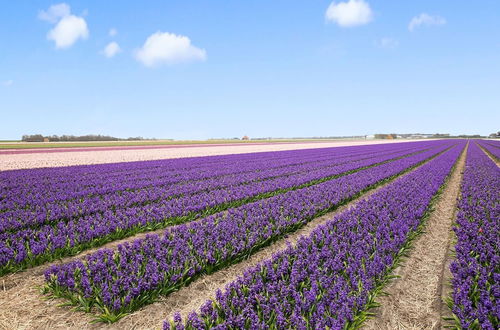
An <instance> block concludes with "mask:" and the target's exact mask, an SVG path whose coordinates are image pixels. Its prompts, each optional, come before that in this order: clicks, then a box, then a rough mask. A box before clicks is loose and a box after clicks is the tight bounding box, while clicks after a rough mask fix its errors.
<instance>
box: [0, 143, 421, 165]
mask: <svg viewBox="0 0 500 330" xmlns="http://www.w3.org/2000/svg"><path fill="white" fill-rule="evenodd" d="M412 141H414V140H406V142H412ZM394 142H395V141H394V140H392V141H387V140H385V141H382V140H368V141H367V140H336V141H327V142H325V141H301V142H299V141H290V142H284V143H283V142H280V143H273V142H268V143H253V142H240V143H225V144H217V143H206V144H203V145H200V144H199V143H197V144H172V145H170V144H167V145H133V143H130V144H128V145H127V146H123V145H120V146H116V145H113V146H102V144H104V145H105V144H106V143H100V144H99V145H100V147H97V146H96V145H94V146H88V145H87V146H85V145H80V146H73V147H67V146H68V145H70V144H69V143H64V142H61V143H58V144H57V145H58V146H59V145H61V147H57V148H50V147H43V146H42V147H40V148H32V146H33V144H25V145H26V146H27V147H26V148H21V149H20V148H12V146H13V145H14V146H16V145H17V144H8V145H6V146H7V147H8V148H6V149H1V148H0V171H4V170H12V169H21V168H38V167H58V166H70V165H84V164H105V163H116V162H130V161H142V160H155V159H166V158H183V157H200V156H216V155H226V154H240V153H252V152H263V151H281V150H297V149H311V148H325V147H342V146H352V145H366V144H380V143H394ZM398 143H400V142H399V141H398Z"/></svg>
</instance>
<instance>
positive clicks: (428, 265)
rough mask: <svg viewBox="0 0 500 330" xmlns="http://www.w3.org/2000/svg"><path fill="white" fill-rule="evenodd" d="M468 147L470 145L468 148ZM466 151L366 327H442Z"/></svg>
mask: <svg viewBox="0 0 500 330" xmlns="http://www.w3.org/2000/svg"><path fill="white" fill-rule="evenodd" d="M466 150H467V148H466ZM466 150H465V152H463V153H462V155H461V156H460V158H459V160H458V163H457V165H456V167H455V169H454V171H453V173H452V174H451V176H450V178H449V179H448V182H447V184H446V186H445V189H444V190H443V191H442V194H441V195H440V197H439V198H438V199H437V201H436V204H435V205H434V211H433V212H432V213H431V214H430V216H429V218H428V219H427V223H426V226H425V233H424V234H423V235H421V236H420V237H419V238H418V239H417V240H416V241H415V242H414V243H413V247H412V249H411V251H410V255H409V256H408V258H407V259H406V260H404V262H403V265H402V267H398V268H397V269H396V270H395V272H394V274H396V275H399V276H400V278H398V279H397V280H395V281H393V282H391V283H390V284H389V285H388V286H387V287H386V288H385V290H384V291H385V292H386V293H388V294H389V295H388V296H382V297H379V298H377V302H378V303H380V304H381V306H380V307H378V308H377V309H374V310H372V312H374V313H376V316H375V317H374V318H373V319H371V320H369V321H367V322H366V324H365V326H364V328H366V329H440V328H441V326H442V324H441V323H442V322H441V320H442V313H443V312H445V311H446V309H445V308H444V307H443V305H444V303H443V301H442V296H443V295H446V294H447V292H448V291H447V289H446V286H448V282H449V273H448V272H446V267H447V265H449V249H450V242H451V241H452V237H453V231H452V224H453V222H454V218H455V211H456V206H457V198H458V196H459V193H460V184H461V181H462V174H463V170H464V168H465V158H466Z"/></svg>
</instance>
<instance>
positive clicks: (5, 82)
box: [2, 80, 14, 87]
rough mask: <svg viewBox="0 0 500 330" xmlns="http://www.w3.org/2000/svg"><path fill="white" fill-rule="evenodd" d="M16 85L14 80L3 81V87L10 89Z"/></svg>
mask: <svg viewBox="0 0 500 330" xmlns="http://www.w3.org/2000/svg"><path fill="white" fill-rule="evenodd" d="M13 84H14V80H4V81H2V86H5V87H9V86H12V85H13Z"/></svg>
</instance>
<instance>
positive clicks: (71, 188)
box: [0, 150, 332, 209]
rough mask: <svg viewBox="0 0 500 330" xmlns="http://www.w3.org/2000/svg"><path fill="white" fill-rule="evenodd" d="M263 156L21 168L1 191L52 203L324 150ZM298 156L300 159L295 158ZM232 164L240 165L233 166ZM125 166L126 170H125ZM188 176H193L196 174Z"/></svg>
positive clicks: (284, 161) (304, 157) (285, 161)
mask: <svg viewBox="0 0 500 330" xmlns="http://www.w3.org/2000/svg"><path fill="white" fill-rule="evenodd" d="M327 152H328V154H329V156H331V154H332V151H331V150H328V151H327ZM266 156H267V157H263V156H260V157H256V159H255V160H253V161H252V160H249V159H247V158H245V157H242V158H236V157H235V156H233V158H235V159H233V161H232V162H228V161H227V160H221V161H220V162H214V161H213V160H212V159H211V158H210V157H206V158H207V159H206V162H203V163H202V164H197V163H194V162H193V161H192V159H190V158H188V159H180V160H177V162H173V161H171V160H170V161H169V160H164V161H145V162H132V163H125V164H126V165H121V167H120V170H118V169H117V170H116V172H113V171H111V172H110V169H115V167H116V164H104V165H94V166H93V167H92V168H91V169H89V170H88V172H84V173H82V168H81V167H80V166H76V167H69V168H62V169H61V168H56V169H52V168H50V169H38V170H37V171H36V172H35V173H31V171H32V170H25V171H27V172H28V173H24V172H22V173H23V174H25V175H24V176H20V173H19V172H20V171H9V172H5V173H3V177H4V180H2V181H3V182H5V183H9V184H10V186H9V187H5V188H3V189H1V190H0V191H2V192H3V194H4V196H5V194H6V193H8V194H9V195H15V194H26V195H30V194H32V195H40V199H41V200H42V201H44V202H52V201H59V200H67V199H72V198H80V197H87V196H89V195H94V194H96V193H98V194H103V193H106V192H113V191H116V187H115V185H116V181H117V180H119V181H120V183H121V185H122V186H123V188H125V189H131V188H136V187H138V188H139V187H147V186H148V185H151V183H152V182H156V181H158V180H167V179H169V178H170V179H171V180H172V182H177V181H175V180H174V179H175V178H178V179H179V180H181V181H182V180H193V179H202V178H204V177H205V176H207V175H213V174H212V173H208V172H209V170H210V169H211V170H215V171H216V172H217V173H215V174H218V173H222V174H225V173H226V171H227V173H233V172H234V173H238V170H239V172H240V173H241V172H244V171H258V170H260V169H262V168H268V167H269V165H268V163H269V162H270V163H273V164H276V166H278V167H279V166H287V165H290V164H292V165H293V164H297V163H300V162H308V161H310V160H311V159H312V160H316V159H321V158H322V157H325V151H324V150H323V152H321V151H320V152H319V153H318V154H316V155H313V157H311V155H310V154H308V153H300V154H296V155H295V157H293V158H292V157H291V156H290V155H281V154H278V155H266ZM297 156H298V157H297ZM297 158H298V159H299V161H297V160H296V159H297ZM148 165H149V167H148ZM215 165H217V166H215ZM235 165H239V166H237V167H235ZM127 169H128V171H127V172H124V171H125V170H127ZM1 174H2V173H0V175H1ZM190 175H195V177H191V176H190ZM167 183H168V181H167ZM47 186H48V187H50V190H49V191H48V192H49V194H48V196H46V195H45V194H44V192H45V190H47V189H46V188H47ZM16 202H17V203H18V205H16V206H18V207H23V206H24V205H23V204H22V203H21V202H22V201H16ZM33 203H37V201H33ZM0 205H2V209H4V208H5V206H4V205H3V204H0Z"/></svg>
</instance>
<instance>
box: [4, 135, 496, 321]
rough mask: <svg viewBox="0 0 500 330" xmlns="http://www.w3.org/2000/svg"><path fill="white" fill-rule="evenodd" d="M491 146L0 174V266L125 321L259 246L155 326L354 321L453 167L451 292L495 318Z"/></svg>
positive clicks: (294, 153)
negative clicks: (230, 275) (221, 282)
mask: <svg viewBox="0 0 500 330" xmlns="http://www.w3.org/2000/svg"><path fill="white" fill-rule="evenodd" d="M499 149H500V145H499V144H498V143H497V142H496V141H489V140H481V141H475V140H470V141H467V140H453V139H450V140H434V141H432V140H431V141H418V142H411V143H391V144H378V145H365V146H352V147H336V148H316V149H304V150H287V151H273V152H260V153H249V154H238V155H219V156H209V157H192V158H180V159H166V160H153V161H139V162H127V163H114V164H100V165H80V166H70V167H55V168H38V169H23V170H12V171H4V172H0V276H2V277H3V278H8V277H9V276H17V274H20V275H21V276H22V274H23V271H26V270H29V269H31V268H34V270H35V273H34V274H37V275H36V276H39V277H40V282H37V283H39V284H40V285H39V287H41V288H42V290H41V291H42V293H43V294H44V295H45V298H47V297H48V298H52V299H55V300H56V301H57V302H58V304H60V303H61V302H62V303H64V304H65V305H72V306H74V307H77V310H78V311H77V312H71V313H78V314H81V315H85V317H87V315H88V316H89V317H90V319H91V320H96V321H101V322H105V323H114V322H119V323H118V324H119V327H120V328H121V327H123V328H128V325H127V319H128V318H129V317H132V316H133V314H135V313H139V315H140V312H141V311H142V310H147V309H148V308H150V306H152V305H154V303H155V302H156V301H158V300H161V299H163V298H164V297H167V296H170V295H173V294H174V293H176V292H182V291H189V290H193V285H196V284H197V283H199V281H200V280H201V279H202V278H204V277H205V276H208V275H216V274H217V273H218V272H219V271H222V270H224V269H228V268H230V267H233V266H235V265H240V264H243V265H244V264H246V262H247V260H250V258H252V257H254V256H256V255H258V254H259V253H260V251H266V250H268V249H269V250H270V251H273V253H272V254H268V255H267V256H265V257H262V258H261V259H259V261H258V262H257V263H256V264H253V265H252V266H251V267H250V266H249V267H247V268H244V269H246V270H244V271H241V272H240V273H239V274H238V276H237V277H235V279H234V280H231V281H230V282H226V283H229V284H228V285H227V286H224V287H219V290H217V291H213V295H212V296H206V299H205V300H206V302H205V303H204V304H200V305H197V307H196V306H195V307H193V306H191V305H189V307H187V306H186V307H182V303H179V304H180V305H179V306H180V307H179V309H182V312H181V313H178V314H175V315H174V314H171V313H170V312H169V313H161V312H160V313H157V314H159V315H158V317H159V319H158V321H157V322H158V323H157V324H156V326H155V327H156V328H161V327H162V326H163V327H164V328H165V329H170V328H172V329H209V328H218V329H242V328H243V329H288V328H293V329H351V328H359V327H361V326H363V325H364V324H365V323H366V320H367V319H368V318H370V317H376V315H377V313H378V312H377V311H378V309H380V308H383V306H379V304H377V302H376V299H377V297H378V296H379V295H380V294H381V293H382V291H383V288H384V287H385V286H386V285H388V283H390V281H391V280H392V279H393V278H394V277H393V275H392V272H393V270H394V269H395V268H396V267H398V266H399V265H400V264H401V262H402V261H403V260H404V258H405V257H411V250H412V242H413V241H415V240H417V239H420V238H422V239H425V226H426V221H427V219H428V217H429V215H430V214H432V213H433V212H434V211H435V209H434V205H435V201H436V200H437V199H440V198H442V194H443V191H444V190H443V189H444V187H445V186H446V185H449V184H450V183H449V178H450V176H451V175H452V173H456V172H457V171H463V179H462V176H460V178H461V181H460V182H461V183H460V182H459V183H460V197H459V201H458V204H457V207H456V208H457V214H456V219H455V220H454V222H456V225H455V226H454V229H453V230H454V232H455V234H456V238H457V240H456V242H455V241H451V242H450V244H451V245H455V243H456V246H455V248H454V249H455V251H456V254H455V255H454V256H453V260H452V264H451V273H452V277H451V278H449V279H447V280H448V281H449V282H451V287H452V290H453V292H452V295H451V296H450V297H449V299H448V300H449V302H448V304H449V306H450V313H453V315H454V319H455V326H456V327H457V328H463V329H469V328H471V329H476V328H477V329H483V328H484V329H496V328H498V325H499V323H498V319H499V313H500V312H499V311H500V310H499V308H500V305H499V304H498V301H499V298H500V287H499V285H498V283H500V277H499V276H500V272H499V269H500V251H499V246H500V238H499V237H500V234H499V233H500V229H499V228H498V224H499V209H498V207H499V196H500V195H499V188H498V187H499V184H500V182H499V180H500V170H499V168H498V166H497V165H496V164H495V161H494V160H495V157H497V159H498V150H499ZM461 162H462V163H461ZM460 164H465V167H464V168H460V167H459V166H462V167H463V166H464V165H460ZM457 187H458V185H457ZM455 194H456V192H455ZM339 208H340V209H339ZM452 216H454V215H450V217H452ZM320 217H321V218H322V219H323V218H324V220H322V223H321V224H315V222H316V221H317V220H318V219H319V218H320ZM306 227H307V228H311V229H308V231H306V232H305V234H304V235H303V236H301V237H300V238H297V240H296V241H295V242H294V243H293V244H292V243H288V245H286V248H284V249H280V250H273V247H274V246H275V243H278V242H283V241H286V240H287V237H288V235H292V234H294V233H296V232H299V231H301V230H303V229H304V228H306ZM158 230H161V232H160V231H158ZM449 230H450V232H451V228H449ZM151 231H155V233H150V234H147V235H145V236H141V237H134V236H135V235H136V234H138V233H148V232H151ZM445 234H446V233H445ZM450 237H451V236H450ZM122 239H125V241H124V242H122V243H120V244H115V245H112V246H110V247H108V246H107V245H106V244H107V243H109V242H114V241H118V240H122ZM429 244H430V245H431V244H432V242H429ZM102 245H106V246H105V247H103V248H100V249H95V251H94V250H92V251H90V252H87V253H86V254H85V255H81V256H80V254H81V253H82V252H85V251H86V250H89V249H93V248H98V247H101V246H102ZM69 256H76V257H73V258H71V259H66V257H69ZM422 257H423V256H422ZM59 259H62V261H58V260H59ZM443 260H444V259H443ZM443 264H444V261H443ZM443 267H444V266H443ZM436 273H441V270H440V269H437V270H436ZM30 274H31V273H30ZM41 274H43V275H41ZM429 276H431V274H429ZM2 277H0V279H2ZM401 280H403V279H400V281H401ZM445 281H446V279H443V283H445ZM443 285H445V284H443ZM0 297H1V295H0ZM38 298H39V299H40V300H42V298H43V296H41V295H40V296H39V297H38ZM444 298H446V297H444ZM52 299H50V300H49V301H51V300H52ZM442 300H443V299H441V297H437V298H436V304H437V305H436V306H440V305H439V304H440V303H441V301H442ZM176 305H177V304H176ZM67 308H68V307H57V310H60V309H67ZM374 309H375V313H373V312H372V310H374ZM72 315H74V317H78V316H77V314H72ZM162 320H165V321H164V322H163V323H162ZM101 324H102V325H103V327H105V325H104V324H103V323H101ZM134 324H136V325H134V327H136V326H137V324H138V323H134ZM131 327H132V326H131ZM146 328H149V326H147V327H146Z"/></svg>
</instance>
